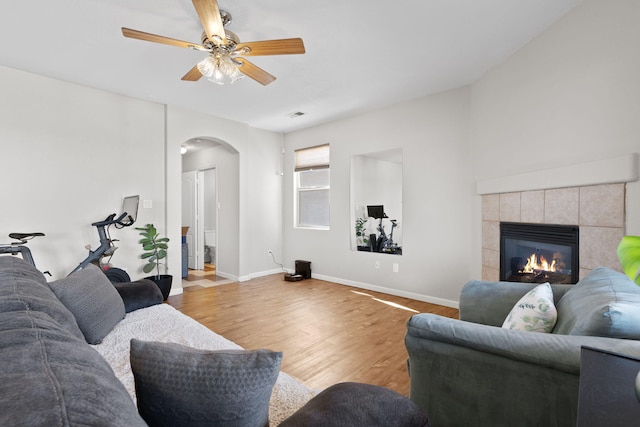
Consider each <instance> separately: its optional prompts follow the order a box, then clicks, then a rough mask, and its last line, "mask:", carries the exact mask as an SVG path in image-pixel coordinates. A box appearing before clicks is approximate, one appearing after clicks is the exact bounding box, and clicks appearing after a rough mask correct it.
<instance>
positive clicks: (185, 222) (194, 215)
mask: <svg viewBox="0 0 640 427" xmlns="http://www.w3.org/2000/svg"><path fill="white" fill-rule="evenodd" d="M182 226H183V227H189V231H188V232H187V245H188V247H189V251H188V253H189V255H188V266H189V268H190V269H196V267H197V265H196V260H197V256H198V248H199V246H200V245H199V244H198V243H199V242H198V230H197V228H198V172H197V171H193V172H184V173H183V174H182Z"/></svg>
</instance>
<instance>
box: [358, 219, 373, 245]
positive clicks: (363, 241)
mask: <svg viewBox="0 0 640 427" xmlns="http://www.w3.org/2000/svg"><path fill="white" fill-rule="evenodd" d="M366 223H367V219H366V218H356V238H357V239H356V240H357V247H358V250H359V251H368V250H370V249H369V239H368V238H367V235H366V229H365V227H366Z"/></svg>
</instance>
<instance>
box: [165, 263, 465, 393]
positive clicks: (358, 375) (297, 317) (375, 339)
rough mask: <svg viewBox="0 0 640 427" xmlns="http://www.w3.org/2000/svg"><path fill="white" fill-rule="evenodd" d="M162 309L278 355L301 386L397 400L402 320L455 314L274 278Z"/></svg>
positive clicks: (206, 292)
mask: <svg viewBox="0 0 640 427" xmlns="http://www.w3.org/2000/svg"><path fill="white" fill-rule="evenodd" d="M199 282H200V281H199ZM200 283H201V284H202V282H200ZM190 284H192V283H190ZM168 303H169V304H171V305H172V306H174V307H175V308H177V309H178V310H180V311H181V312H183V313H185V314H187V315H188V316H191V317H192V318H194V319H195V320H197V321H198V322H200V323H202V324H203V325H205V326H207V327H208V328H209V329H211V330H213V331H214V332H216V333H217V334H220V335H222V336H224V337H225V338H228V339H230V340H232V341H234V342H236V343H237V344H239V345H241V346H242V347H244V348H247V349H257V348H269V349H271V350H277V351H282V352H283V353H284V357H283V361H282V370H283V371H285V372H287V373H288V374H290V375H292V376H294V377H296V378H298V379H299V380H300V381H301V382H303V383H304V384H305V385H306V386H308V387H311V388H315V389H324V388H326V387H328V386H330V385H332V384H335V383H338V382H343V381H358V382H364V383H369V384H376V385H381V386H384V387H388V388H390V389H392V390H395V391H397V392H399V393H401V394H403V395H408V393H409V376H408V373H407V365H406V360H407V352H406V349H405V346H404V335H405V332H406V322H407V320H408V319H409V317H411V316H412V315H413V314H416V313H423V312H431V313H436V314H440V315H442V316H448V317H453V318H457V317H458V310H456V309H454V308H449V307H443V306H438V305H434V304H429V303H426V302H422V301H416V300H411V299H408V298H402V297H396V296H392V295H387V294H382V293H378V292H372V291H367V290H362V289H358V288H353V287H349V286H343V285H339V284H335V283H331V282H326V281H323V280H318V279H309V280H303V281H300V282H286V281H284V279H283V276H282V275H281V274H277V275H272V276H266V277H262V278H258V279H253V280H251V281H248V282H242V283H236V282H233V283H226V284H221V285H217V286H216V285H215V283H214V285H212V286H210V287H203V286H199V285H195V286H189V287H185V288H184V293H183V294H182V295H176V296H171V297H169V300H168Z"/></svg>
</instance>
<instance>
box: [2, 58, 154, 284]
mask: <svg viewBox="0 0 640 427" xmlns="http://www.w3.org/2000/svg"><path fill="white" fill-rule="evenodd" d="M0 93H2V96H1V97H0V164H1V165H2V174H3V178H4V179H3V183H2V187H1V190H0V200H1V201H2V209H0V242H7V241H8V240H9V238H8V237H7V235H8V234H9V233H10V232H16V231H17V232H32V231H40V232H44V233H45V234H46V236H45V237H40V238H37V239H35V240H33V241H32V242H30V243H29V247H30V248H31V250H32V252H33V255H34V257H35V260H36V264H37V265H38V267H39V268H40V269H41V270H49V271H50V272H51V273H52V274H53V278H61V277H64V276H65V275H66V274H67V273H68V272H69V271H71V270H72V269H73V268H74V267H75V266H76V265H77V264H78V263H79V262H80V261H81V260H82V259H83V258H84V257H86V255H87V251H86V250H85V249H84V246H85V245H87V244H91V245H92V246H93V247H94V248H96V247H97V246H98V234H97V232H96V229H95V227H91V223H92V222H96V221H101V220H103V219H105V218H106V217H107V216H108V215H109V214H111V213H116V212H120V210H121V206H122V198H123V197H125V196H129V195H134V194H139V195H140V198H141V201H142V200H151V201H152V202H153V208H151V209H143V208H142V206H141V207H140V209H139V214H138V224H146V223H150V222H151V223H154V224H156V225H157V226H158V227H160V228H161V229H162V227H163V225H164V149H163V142H164V125H163V120H164V118H163V116H164V113H163V107H162V106H161V105H158V104H153V103H149V102H144V101H139V100H135V99H132V98H127V97H123V96H119V95H115V94H110V93H106V92H102V91H97V90H93V89H89V88H86V87H82V86H78V85H73V84H69V83H65V82H61V81H57V80H53V79H49V78H45V77H41V76H37V75H34V74H29V73H25V72H21V71H16V70H12V69H8V68H3V67H0ZM141 204H142V202H141ZM111 231H112V237H113V238H117V239H120V241H119V242H117V245H118V246H119V249H118V250H117V251H116V253H115V255H114V257H113V260H112V261H113V264H114V265H116V266H118V267H122V268H124V269H125V270H127V272H128V273H129V274H130V275H131V276H132V278H139V277H143V276H145V274H144V273H142V268H141V267H142V265H143V263H142V261H141V260H140V259H139V254H140V253H141V248H140V247H139V245H138V243H137V242H138V239H139V236H138V232H137V231H136V230H134V229H133V227H129V228H124V229H120V230H117V229H115V228H114V227H112V228H111Z"/></svg>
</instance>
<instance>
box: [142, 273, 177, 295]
mask: <svg viewBox="0 0 640 427" xmlns="http://www.w3.org/2000/svg"><path fill="white" fill-rule="evenodd" d="M145 279H149V280H151V281H152V282H154V283H155V284H156V285H158V288H160V292H162V297H163V299H164V300H165V301H166V300H167V298H168V297H169V292H171V282H172V281H173V276H172V275H170V274H161V275H159V276H149V277H145Z"/></svg>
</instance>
